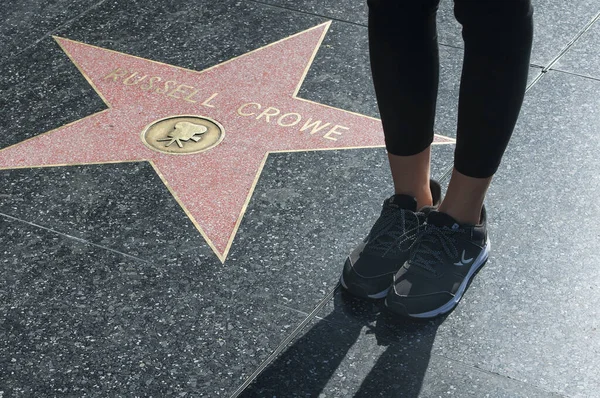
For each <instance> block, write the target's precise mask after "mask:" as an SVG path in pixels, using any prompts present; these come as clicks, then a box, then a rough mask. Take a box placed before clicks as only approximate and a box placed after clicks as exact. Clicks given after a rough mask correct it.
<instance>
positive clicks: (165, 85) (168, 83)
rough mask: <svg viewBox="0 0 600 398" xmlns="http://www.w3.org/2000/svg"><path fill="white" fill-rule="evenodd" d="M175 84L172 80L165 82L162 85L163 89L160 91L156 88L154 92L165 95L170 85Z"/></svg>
mask: <svg viewBox="0 0 600 398" xmlns="http://www.w3.org/2000/svg"><path fill="white" fill-rule="evenodd" d="M175 84H177V82H176V81H173V80H167V81H166V82H165V83H164V84H163V89H162V90H161V89H160V88H157V89H156V90H155V92H157V93H158V94H165V93H166V92H167V91H169V90H170V89H171V87H170V86H171V85H175Z"/></svg>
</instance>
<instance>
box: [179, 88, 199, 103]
mask: <svg viewBox="0 0 600 398" xmlns="http://www.w3.org/2000/svg"><path fill="white" fill-rule="evenodd" d="M198 91H200V90H199V89H195V90H194V91H192V92H191V93H190V94H189V95H188V96H186V97H184V98H183V100H184V101H187V102H193V103H196V102H198V101H194V100H193V99H192V98H193V97H194V95H196V94H198Z"/></svg>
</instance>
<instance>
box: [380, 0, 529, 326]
mask: <svg viewBox="0 0 600 398" xmlns="http://www.w3.org/2000/svg"><path fill="white" fill-rule="evenodd" d="M455 15H456V17H457V19H458V20H459V22H460V23H461V24H462V25H463V38H464V41H465V55H464V64H463V74H462V79H461V89H460V98H459V116H458V119H459V120H458V135H457V146H456V152H455V163H454V171H453V174H452V179H451V181H450V185H449V187H448V193H447V195H446V198H445V199H444V201H443V202H442V204H441V205H440V207H439V209H438V211H433V212H431V213H430V214H429V215H428V216H427V221H426V223H425V229H424V231H423V233H422V234H421V235H419V236H418V237H417V239H416V241H415V244H414V246H413V248H412V250H411V253H410V257H409V259H408V261H407V262H406V263H405V264H404V265H403V266H402V268H401V269H400V270H399V271H398V273H397V274H396V277H395V281H394V287H393V289H392V290H390V292H389V294H388V295H387V297H386V304H387V306H388V308H390V309H391V310H392V311H395V312H397V313H399V314H403V315H407V316H410V317H415V318H432V317H435V316H438V315H441V314H444V313H446V312H448V311H450V310H452V308H454V307H455V306H456V304H458V302H459V301H460V299H461V297H462V295H463V293H464V292H465V290H466V288H467V285H468V282H469V280H470V279H471V278H472V277H473V275H474V274H475V273H476V272H477V270H478V269H479V268H480V267H481V266H482V265H483V264H484V263H485V261H486V260H487V258H488V255H489V249H490V243H489V239H488V234H487V227H486V212H485V208H484V207H483V200H484V197H485V193H486V191H487V188H488V186H489V184H490V181H491V177H492V176H493V174H494V173H495V172H496V170H497V169H498V166H499V164H500V161H501V158H502V155H503V154H504V151H505V149H506V146H507V144H508V141H509V139H510V136H511V134H512V131H513V128H514V126H515V123H516V120H517V117H518V114H519V111H520V108H521V104H522V101H523V96H524V93H525V87H526V83H527V72H528V69H529V57H530V52H531V42H532V36H533V21H532V8H531V4H530V1H529V0H503V1H497V0H477V1H471V0H455Z"/></svg>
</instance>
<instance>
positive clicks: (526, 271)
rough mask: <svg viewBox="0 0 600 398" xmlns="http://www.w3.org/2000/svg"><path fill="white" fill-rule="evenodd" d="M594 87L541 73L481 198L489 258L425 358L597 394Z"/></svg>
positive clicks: (599, 181)
mask: <svg viewBox="0 0 600 398" xmlns="http://www.w3.org/2000/svg"><path fill="white" fill-rule="evenodd" d="M599 89H600V82H598V81H595V80H591V79H585V78H581V77H577V76H572V75H568V74H563V73H559V72H550V73H549V74H548V75H547V76H545V77H544V78H543V79H542V80H540V82H539V83H538V84H537V85H535V86H534V87H533V89H532V90H531V91H530V92H529V94H528V95H527V97H526V100H525V104H524V107H523V115H522V117H521V119H520V121H519V123H518V126H517V129H516V131H515V134H514V137H513V139H512V141H511V143H510V144H509V148H508V151H507V153H506V155H505V158H504V160H503V164H502V166H501V167H500V171H499V173H498V174H497V175H496V177H495V181H494V183H493V184H492V186H491V189H490V192H489V195H488V198H487V206H488V214H489V229H490V234H491V242H492V243H491V244H492V252H491V256H490V260H489V261H488V264H486V266H485V267H484V268H483V269H482V270H481V272H479V274H478V275H477V277H476V278H475V280H474V282H473V284H472V286H471V288H470V289H469V291H468V292H467V293H466V295H465V297H464V298H463V301H462V303H461V304H460V305H459V307H458V309H457V310H456V311H454V313H452V315H451V316H449V317H448V318H447V320H446V322H445V323H444V324H443V325H442V326H441V327H440V328H439V330H438V334H437V336H438V337H437V338H436V347H435V348H434V353H438V354H441V355H444V356H446V357H449V358H453V359H457V360H460V361H462V362H464V363H467V364H471V365H473V366H476V367H479V368H482V369H486V370H488V371H491V372H497V373H500V374H504V375H507V376H508V377H511V378H515V379H519V380H523V381H531V382H535V383H537V384H539V385H543V386H544V387H545V388H547V389H548V390H551V391H557V392H560V393H562V394H566V395H568V396H575V397H584V396H590V394H592V395H593V394H594V393H595V392H597V391H599V389H600V377H599V374H598V372H597V371H596V369H597V368H598V366H599V365H600V362H599V359H598V358H599V356H598V353H600V339H598V330H599V329H600V322H599V321H598V320H599V319H600V312H599V309H598V306H596V305H594V304H593V303H595V302H597V301H598V300H599V299H600V295H599V293H598V289H597V286H598V284H599V283H600V271H599V269H598V267H597V264H598V263H599V262H600V254H599V253H598V250H597V247H598V244H597V242H598V237H599V236H600V229H599V228H598V223H597V217H596V215H597V214H598V212H599V211H600V207H599V205H598V201H597V197H598V186H600V177H599V175H598V169H599V168H600V163H599V160H598V152H599V151H600V139H599V137H598V129H599V128H600V117H599V114H598V112H597V111H596V110H597V109H598V108H599V106H600V100H599V97H598V95H597V92H598V90H599Z"/></svg>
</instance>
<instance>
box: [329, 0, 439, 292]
mask: <svg viewBox="0 0 600 398" xmlns="http://www.w3.org/2000/svg"><path fill="white" fill-rule="evenodd" d="M438 2H439V0H369V1H368V4H369V49H370V57H371V69H372V73H373V82H374V85H375V92H376V95H377V103H378V106H379V112H380V114H381V120H382V124H383V129H384V135H385V141H386V148H387V150H388V158H389V163H390V169H391V172H392V178H393V181H394V192H395V194H394V195H393V196H392V197H390V198H388V199H386V200H385V202H384V204H383V208H382V210H381V214H380V216H379V218H378V219H377V221H376V222H375V224H374V225H373V227H372V228H371V231H370V232H369V234H368V236H367V238H366V239H365V240H364V242H363V243H361V244H359V245H358V246H357V247H356V248H355V249H354V250H353V251H352V253H351V254H350V255H349V256H348V258H347V259H346V262H345V264H344V270H343V271H342V275H341V277H340V283H341V285H342V286H343V287H344V288H345V289H346V290H348V291H349V292H351V293H352V294H354V295H357V296H361V297H370V298H383V297H385V296H386V294H387V293H388V290H389V288H390V287H391V286H392V284H393V283H394V275H395V274H396V272H397V271H398V269H399V268H400V267H401V266H402V264H404V262H405V261H406V260H407V259H408V254H409V251H410V247H411V246H412V244H413V242H414V240H415V238H416V236H417V233H418V231H419V230H420V229H421V228H422V225H423V222H424V221H425V213H426V212H428V211H430V210H431V209H430V208H429V207H427V206H431V205H432V204H435V205H437V204H439V200H440V195H441V189H440V187H439V184H437V183H436V182H434V181H430V179H429V163H430V156H431V150H430V145H431V143H432V142H433V122H434V112H435V101H436V96H437V86H438V46H437V36H436V26H435V14H436V10H437V5H438Z"/></svg>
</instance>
